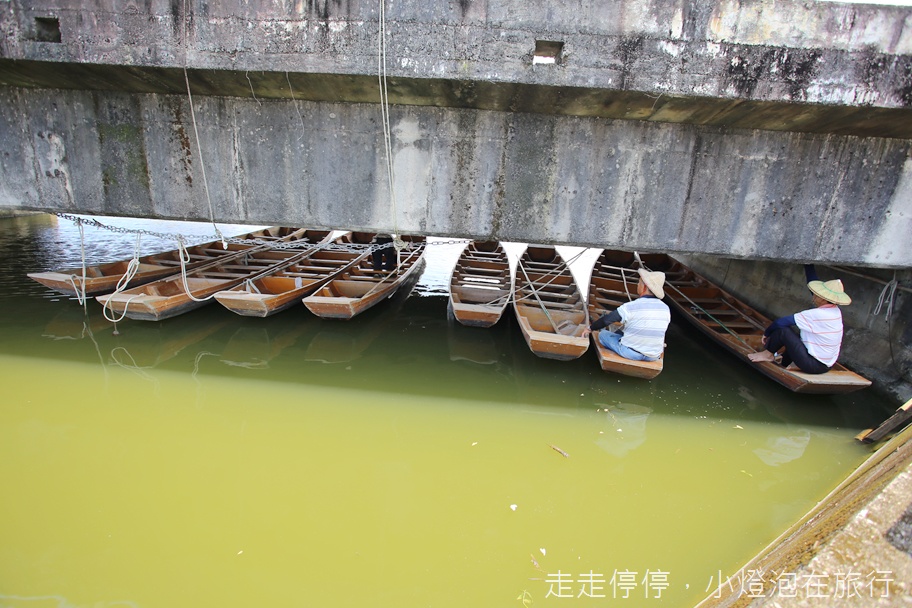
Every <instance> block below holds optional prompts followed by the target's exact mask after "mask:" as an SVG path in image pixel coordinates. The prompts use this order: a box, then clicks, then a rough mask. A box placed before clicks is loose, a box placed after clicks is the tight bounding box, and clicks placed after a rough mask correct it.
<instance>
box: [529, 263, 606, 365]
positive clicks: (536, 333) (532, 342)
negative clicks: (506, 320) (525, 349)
mask: <svg viewBox="0 0 912 608" xmlns="http://www.w3.org/2000/svg"><path fill="white" fill-rule="evenodd" d="M513 309H514V311H515V312H516V320H517V321H519V326H520V328H521V329H522V333H523V337H524V338H525V339H526V344H528V345H529V348H530V349H532V352H533V353H535V354H536V355H538V356H539V357H544V358H546V359H558V360H561V361H569V360H571V359H576V358H578V357H581V356H582V355H583V353H585V352H586V350H587V349H588V348H589V339H588V338H584V337H583V331H585V329H586V328H587V327H588V326H589V320H588V316H587V314H586V305H585V303H584V302H583V297H582V294H581V293H580V290H579V287H578V286H577V284H576V281H575V280H574V279H573V274H571V272H570V267H569V266H567V264H566V262H565V261H564V259H563V258H562V257H561V255H560V254H559V253H558V252H557V250H556V249H555V248H554V247H527V248H526V250H525V251H524V252H523V254H522V256H520V258H519V263H518V264H517V266H516V287H515V289H514V291H513Z"/></svg>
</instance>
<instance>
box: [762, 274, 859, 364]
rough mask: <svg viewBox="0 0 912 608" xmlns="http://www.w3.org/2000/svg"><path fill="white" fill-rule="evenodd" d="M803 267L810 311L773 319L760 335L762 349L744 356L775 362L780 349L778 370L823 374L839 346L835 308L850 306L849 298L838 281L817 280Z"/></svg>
mask: <svg viewBox="0 0 912 608" xmlns="http://www.w3.org/2000/svg"><path fill="white" fill-rule="evenodd" d="M804 268H805V273H806V275H807V281H808V284H807V286H808V289H810V290H811V293H812V294H813V296H814V308H811V309H809V310H803V311H801V312H798V313H795V314H793V315H789V316H787V317H782V318H781V319H776V320H775V321H774V322H773V323H771V324H770V326H769V327H767V328H766V331H764V332H763V345H764V346H765V348H764V350H761V351H759V352H756V353H752V354H750V355H748V356H747V357H748V358H749V359H750V360H751V361H754V362H760V361H775V357H776V352H778V351H779V350H780V349H781V348H783V347H784V348H785V351H784V352H783V354H782V361H781V363H780V364H781V365H782V367H788V368H791V369H795V368H797V369H799V370H801V371H803V372H805V373H808V374H824V373H826V372H828V371H830V368H831V367H833V365H834V364H835V363H836V359H837V358H839V349H840V347H841V346H842V311H841V310H839V307H840V306H846V305H848V304H851V303H852V299H851V298H850V297H849V296H848V294H846V292H845V290H844V289H843V287H842V281H840V280H839V279H833V280H832V281H826V282H823V281H821V280H819V279H818V278H817V273H816V272H815V271H814V267H813V266H812V265H806V266H805V267H804ZM796 327H797V328H798V332H797V333H796V332H795V329H794V328H796Z"/></svg>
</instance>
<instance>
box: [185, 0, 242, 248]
mask: <svg viewBox="0 0 912 608" xmlns="http://www.w3.org/2000/svg"><path fill="white" fill-rule="evenodd" d="M183 5H184V17H183V19H182V25H183V33H184V35H183V40H182V43H183V51H184V65H183V68H184V83H185V84H186V85H187V101H188V102H189V104H190V119H191V120H192V121H193V134H194V135H195V137H196V151H197V153H198V154H199V161H200V173H202V176H203V189H204V190H205V191H206V203H207V204H208V205H209V221H210V222H211V223H212V227H213V228H214V229H215V233H216V234H217V235H218V239H219V240H220V241H222V247H224V248H225V249H228V243H227V242H225V237H224V236H222V232H221V231H220V230H219V228H218V226H216V225H215V213H214V212H213V210H212V197H211V196H210V195H209V181H208V180H207V179H206V163H205V162H204V161H203V148H202V145H201V144H200V136H199V129H198V128H197V126H196V110H194V108H193V95H192V94H191V93H190V76H189V75H188V74H187V63H188V61H187V21H188V20H189V19H190V15H189V14H188V13H187V0H184V4H183ZM249 80H250V79H249V78H248V81H249ZM250 90H251V91H253V85H251V89H250ZM254 99H256V95H254Z"/></svg>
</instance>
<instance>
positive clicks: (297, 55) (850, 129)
mask: <svg viewBox="0 0 912 608" xmlns="http://www.w3.org/2000/svg"><path fill="white" fill-rule="evenodd" d="M7 7H8V8H7V10H3V11H0V33H2V34H3V36H2V40H0V59H4V60H5V61H0V84H6V85H9V86H40V87H54V88H56V87H74V88H102V89H107V90H122V91H135V92H154V93H180V92H181V91H183V90H184V88H185V86H184V81H183V68H187V69H188V70H190V75H191V77H192V81H191V86H192V88H193V90H194V91H195V92H197V93H198V94H212V95H230V96H241V97H253V96H256V97H258V98H260V99H263V98H270V97H275V98H290V97H291V95H293V94H295V95H296V96H297V98H298V99H307V100H312V101H349V102H354V103H363V102H374V101H376V100H377V99H378V95H377V94H376V91H377V88H376V86H374V84H375V79H376V75H377V72H378V40H379V36H378V24H379V17H380V15H379V7H380V3H378V2H376V1H374V0H371V1H367V0H315V1H308V2H292V1H291V0H285V1H281V2H269V3H266V2H248V1H242V0H223V1H221V2H217V3H211V2H204V1H203V0H187V2H170V1H168V2H166V1H164V0H152V1H149V2H145V3H142V4H140V3H133V2H128V3H114V2H105V1H102V0H98V1H95V2H82V1H76V0H29V2H24V1H23V0H9V1H8V3H7ZM385 22H386V25H387V36H386V40H387V42H388V49H387V55H386V56H387V70H388V75H389V77H390V78H392V81H391V96H390V100H391V102H393V103H396V104H415V105H431V106H437V107H457V108H477V109H484V110H499V111H520V112H540V113H557V114H566V115H574V116H592V117H602V118H617V119H621V118H623V119H634V120H649V121H661V122H681V123H687V124H700V125H711V126H724V127H729V128H746V129H773V130H787V131H803V132H817V133H834V134H849V135H859V136H874V137H898V138H906V139H908V138H910V137H912V126H910V125H912V120H910V116H912V27H910V26H912V10H910V9H909V8H907V7H885V6H875V5H853V4H841V3H830V2H812V3H809V2H798V1H790V0H786V1H783V0H758V1H755V2H749V3H744V2H733V1H731V0H700V1H698V2H696V3H694V2H691V1H689V0H687V1H685V0H626V1H623V2H618V3H612V4H610V5H605V4H604V3H591V2H583V1H582V0H552V1H550V2H545V1H543V0H533V1H527V0H496V1H495V0H458V1H457V0H450V1H443V2H433V3H428V2H425V1H424V0H400V1H397V2H395V3H390V6H389V7H388V9H387V14H386V20H385ZM546 42H554V43H559V45H560V52H559V53H558V54H557V56H556V57H555V63H554V64H551V65H546V64H535V62H534V58H535V55H536V48H537V46H541V43H546Z"/></svg>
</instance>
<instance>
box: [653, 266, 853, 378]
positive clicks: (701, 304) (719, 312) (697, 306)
mask: <svg viewBox="0 0 912 608" xmlns="http://www.w3.org/2000/svg"><path fill="white" fill-rule="evenodd" d="M642 259H643V263H644V264H645V265H646V266H647V267H649V268H650V269H651V270H661V271H663V272H664V273H665V298H666V300H667V301H668V303H669V305H671V306H672V307H673V308H674V309H675V311H676V312H677V313H678V314H680V315H681V316H682V317H684V318H686V319H687V320H688V321H690V322H691V323H692V324H693V325H694V326H695V327H696V328H697V329H699V330H700V331H701V332H703V333H704V334H705V335H706V336H708V337H709V338H710V339H711V340H712V341H714V342H716V343H717V344H719V345H720V346H722V347H723V348H725V349H726V350H728V351H729V352H731V353H732V354H734V355H735V356H736V357H738V358H739V359H741V360H742V361H744V362H746V363H747V364H748V365H751V366H752V367H754V368H755V369H757V370H758V371H759V372H761V373H762V374H764V375H765V376H767V377H769V378H771V379H773V380H775V381H776V382H778V383H780V384H782V385H783V386H785V387H786V388H788V389H789V390H791V391H794V392H796V393H813V394H840V393H851V392H853V391H857V390H859V389H862V388H865V387H867V386H870V385H871V381H870V380H868V379H866V378H863V377H862V376H859V375H858V374H856V373H855V372H853V371H851V370H849V369H848V368H846V367H844V366H842V365H840V364H839V363H837V364H836V365H834V366H833V367H832V368H831V369H830V371H828V372H826V373H825V374H806V373H804V372H801V371H797V370H789V369H785V368H783V367H782V366H780V365H779V364H777V363H773V362H767V361H764V362H757V363H755V362H753V361H751V360H750V359H748V355H750V354H751V353H754V352H757V351H759V350H760V349H761V348H762V342H761V339H762V337H763V332H764V330H765V329H766V328H767V327H768V326H769V324H770V322H771V321H770V319H768V318H766V317H765V316H763V315H762V314H760V313H759V312H757V311H756V310H754V309H753V308H751V307H750V306H748V305H747V304H745V303H744V302H742V301H741V300H739V299H737V298H735V297H734V296H732V295H731V294H729V293H727V292H726V291H724V290H722V289H720V288H719V287H717V286H716V285H714V284H712V283H711V282H709V281H708V280H707V279H705V278H704V277H702V276H700V275H699V274H697V273H695V272H694V271H693V270H691V269H690V268H688V267H687V266H685V265H684V264H682V263H681V262H679V261H677V260H675V259H674V258H672V257H670V256H666V255H663V254H656V255H646V256H642Z"/></svg>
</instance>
